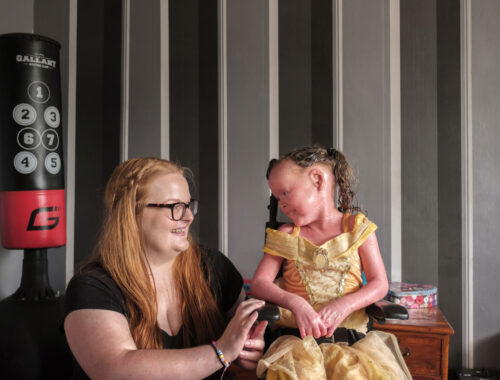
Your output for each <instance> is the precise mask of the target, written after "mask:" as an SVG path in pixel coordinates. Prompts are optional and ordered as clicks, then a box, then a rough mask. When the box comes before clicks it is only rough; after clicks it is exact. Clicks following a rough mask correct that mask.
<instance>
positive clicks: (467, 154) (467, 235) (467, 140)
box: [460, 0, 474, 368]
mask: <svg viewBox="0 0 500 380" xmlns="http://www.w3.org/2000/svg"><path fill="white" fill-rule="evenodd" d="M471 7H472V2H471V0H461V7H460V19H461V20H460V21H461V28H460V29H461V32H460V34H461V35H460V39H461V49H460V50H461V57H460V58H461V59H460V61H461V70H460V72H461V77H462V79H461V82H462V84H461V87H462V89H461V90H462V91H461V92H462V94H461V98H462V100H461V103H462V133H461V135H462V136H461V139H462V147H461V150H462V281H463V282H462V291H463V295H464V302H463V304H462V320H463V323H462V329H463V330H462V334H463V336H462V341H463V342H462V346H463V357H462V361H463V364H464V365H465V366H466V367H467V368H473V367H474V278H473V274H474V272H473V270H474V240H473V237H474V236H473V233H474V212H473V211H474V210H473V187H472V181H473V176H472V174H473V173H472V82H471V81H472V71H471V60H472V53H471V42H472V25H471V21H472V20H471V18H472V16H471Z"/></svg>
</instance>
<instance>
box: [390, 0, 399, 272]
mask: <svg viewBox="0 0 500 380" xmlns="http://www.w3.org/2000/svg"><path fill="white" fill-rule="evenodd" d="M399 8H400V3H399V0H391V1H390V4H389V23H390V24H389V25H390V26H389V30H390V32H389V35H390V37H389V38H390V82H391V89H390V91H391V94H390V99H391V100H390V106H391V111H390V112H391V115H390V117H391V281H401V265H402V238H401V234H402V232H401V47H400V46H401V30H400V26H401V24H400V14H399Z"/></svg>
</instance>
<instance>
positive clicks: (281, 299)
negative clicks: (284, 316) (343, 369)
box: [251, 253, 326, 338]
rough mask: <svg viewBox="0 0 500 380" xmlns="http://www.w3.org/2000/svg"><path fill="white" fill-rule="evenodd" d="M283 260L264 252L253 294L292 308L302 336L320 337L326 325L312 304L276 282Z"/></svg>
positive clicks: (257, 271)
mask: <svg viewBox="0 0 500 380" xmlns="http://www.w3.org/2000/svg"><path fill="white" fill-rule="evenodd" d="M282 262H283V258H282V257H278V256H273V255H269V254H267V253H266V254H264V257H263V258H262V260H261V261H260V263H259V266H258V267H257V270H256V272H255V274H254V276H253V279H252V285H251V292H252V294H253V295H254V296H255V297H258V298H262V299H265V300H268V301H270V302H273V303H275V304H277V305H279V306H281V307H283V308H286V309H289V310H291V311H292V312H293V314H294V316H295V321H296V322H297V326H298V328H299V331H300V335H301V336H302V337H305V336H307V335H313V336H314V337H315V338H319V337H321V336H323V335H325V334H326V327H325V325H324V323H323V321H322V319H321V317H320V316H319V315H318V313H316V311H315V310H314V309H313V308H312V306H311V305H310V304H309V303H308V302H307V301H306V300H305V299H304V298H302V297H300V296H298V295H296V294H293V293H290V292H287V291H285V290H283V289H281V288H280V287H279V286H277V285H276V284H275V283H274V279H275V278H276V275H277V274H278V271H279V269H280V267H281V264H282Z"/></svg>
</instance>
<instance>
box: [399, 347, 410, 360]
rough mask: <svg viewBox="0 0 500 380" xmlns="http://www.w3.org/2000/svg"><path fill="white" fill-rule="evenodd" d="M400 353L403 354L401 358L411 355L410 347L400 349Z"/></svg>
mask: <svg viewBox="0 0 500 380" xmlns="http://www.w3.org/2000/svg"><path fill="white" fill-rule="evenodd" d="M401 355H403V358H406V357H407V356H410V355H411V351H410V347H406V348H405V350H404V351H401Z"/></svg>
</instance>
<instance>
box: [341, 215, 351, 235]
mask: <svg viewBox="0 0 500 380" xmlns="http://www.w3.org/2000/svg"><path fill="white" fill-rule="evenodd" d="M350 217H351V214H348V213H346V214H344V216H343V217H342V232H349V219H350Z"/></svg>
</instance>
